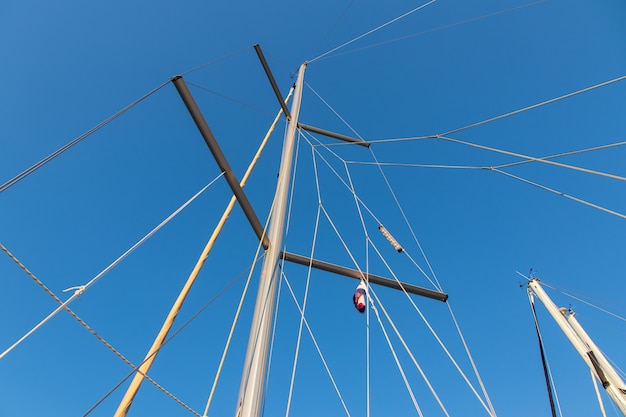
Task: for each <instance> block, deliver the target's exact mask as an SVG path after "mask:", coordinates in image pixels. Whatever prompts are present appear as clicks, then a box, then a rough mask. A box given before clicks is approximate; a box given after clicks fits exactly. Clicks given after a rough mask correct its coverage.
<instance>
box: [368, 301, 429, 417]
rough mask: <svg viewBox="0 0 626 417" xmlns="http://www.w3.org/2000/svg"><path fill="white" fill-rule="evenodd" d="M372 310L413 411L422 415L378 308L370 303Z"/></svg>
mask: <svg viewBox="0 0 626 417" xmlns="http://www.w3.org/2000/svg"><path fill="white" fill-rule="evenodd" d="M372 310H373V311H374V313H375V314H376V318H377V319H378V324H379V325H380V328H381V330H382V331H383V334H384V335H385V339H386V340H387V345H388V346H389V350H391V354H392V355H393V359H394V360H395V362H396V366H397V367H398V371H400V375H402V380H403V381H404V386H405V387H406V389H407V391H408V392H409V395H410V396H411V401H413V406H414V407H415V411H417V414H418V415H419V416H420V417H424V414H423V413H422V410H421V408H420V406H419V404H417V400H416V399H415V394H413V388H411V384H410V383H409V380H408V379H407V377H406V374H405V373H404V369H403V368H402V364H401V363H400V360H399V359H398V355H397V354H396V351H395V349H394V348H393V345H392V344H391V340H389V335H388V334H387V330H385V326H384V325H383V322H382V321H381V319H380V315H379V314H378V310H377V309H376V307H375V306H374V305H372Z"/></svg>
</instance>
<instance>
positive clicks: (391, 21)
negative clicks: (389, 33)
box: [309, 0, 436, 63]
mask: <svg viewBox="0 0 626 417" xmlns="http://www.w3.org/2000/svg"><path fill="white" fill-rule="evenodd" d="M435 1H436V0H431V1H429V2H428V3H424V4H422V5H420V6H417V7H416V8H414V9H412V10H409V11H408V12H406V13H404V14H402V15H400V16H398V17H396V18H394V19H391V20H390V21H388V22H387V23H383V24H382V25H380V26H377V27H375V28H374V29H372V30H369V31H367V32H365V33H364V34H362V35H359V36H357V37H356V38H354V39H352V40H349V41H348V42H345V43H343V44H341V45H339V46H337V47H335V48H333V49H331V50H330V51H328V52H324V53H323V54H321V55H319V56H317V57H315V58H313V59H310V60H309V63H313V62H315V61H317V60H319V59H321V58H323V57H325V56H326V55H329V54H332V53H333V52H335V51H338V50H339V49H341V48H343V47H345V46H348V45H350V44H351V43H353V42H356V41H358V40H359V39H363V38H364V37H366V36H368V35H371V34H372V33H374V32H376V31H378V30H380V29H382V28H384V27H385V26H389V25H390V24H392V23H395V22H397V21H398V20H401V19H403V18H405V17H407V16H409V15H411V14H413V13H415V12H416V11H418V10H420V9H423V8H424V7H426V6H428V5H430V4H432V3H434V2H435Z"/></svg>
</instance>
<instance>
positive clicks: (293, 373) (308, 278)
mask: <svg viewBox="0 0 626 417" xmlns="http://www.w3.org/2000/svg"><path fill="white" fill-rule="evenodd" d="M315 183H316V185H317V192H318V205H317V213H316V215H315V227H314V230H313V241H312V242H311V250H310V252H309V258H310V259H311V261H310V262H309V266H308V268H307V274H306V284H305V287H304V298H303V301H302V309H301V310H300V314H301V315H300V324H299V327H298V337H297V341H296V352H295V354H294V358H293V366H292V369H291V381H290V382H289V395H288V396H287V407H286V411H285V417H289V411H290V409H291V399H292V396H293V385H294V382H295V379H296V367H297V364H298V356H299V354H300V342H301V340H302V325H303V322H304V314H305V312H306V307H307V302H308V299H309V285H310V283H311V271H312V267H311V263H312V262H313V257H314V255H315V248H316V243H317V233H318V231H319V224H320V214H321V205H322V201H321V199H320V198H319V180H318V178H317V171H315Z"/></svg>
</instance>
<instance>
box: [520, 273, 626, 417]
mask: <svg viewBox="0 0 626 417" xmlns="http://www.w3.org/2000/svg"><path fill="white" fill-rule="evenodd" d="M528 289H529V295H530V296H531V297H532V296H533V294H535V295H536V296H537V298H539V300H540V301H541V302H542V303H543V305H545V306H546V308H547V309H548V312H549V313H550V315H551V316H552V318H553V319H554V320H555V321H556V323H557V324H558V325H559V327H560V328H561V330H563V333H565V336H567V338H568V339H569V341H570V342H571V343H572V345H574V348H575V349H576V351H578V353H579V354H580V356H581V357H582V358H583V360H584V361H585V363H586V364H587V366H588V367H589V369H591V372H592V373H593V374H594V375H595V376H596V377H597V378H598V380H599V381H600V382H601V383H602V386H603V387H604V389H605V390H606V392H607V394H608V395H609V397H611V399H612V400H613V402H615V404H616V405H617V407H618V408H619V409H620V411H621V412H622V414H624V416H626V384H624V381H623V380H622V379H621V378H620V377H619V375H618V374H617V372H616V371H615V369H613V367H612V366H611V364H610V363H609V361H608V360H607V359H606V358H605V357H604V355H603V354H602V352H601V351H600V349H598V347H597V346H596V345H595V343H593V341H592V340H591V338H590V337H589V336H588V335H587V333H586V332H585V331H584V330H583V328H582V326H581V325H580V323H578V320H576V318H575V317H574V312H571V313H570V314H568V310H567V309H565V308H561V309H559V308H557V306H556V305H555V304H554V303H553V302H552V300H551V299H550V297H549V296H548V294H546V292H545V291H544V290H543V288H542V287H541V285H540V284H539V280H537V279H533V280H531V281H530V282H529V283H528Z"/></svg>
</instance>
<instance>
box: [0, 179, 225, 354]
mask: <svg viewBox="0 0 626 417" xmlns="http://www.w3.org/2000/svg"><path fill="white" fill-rule="evenodd" d="M222 175H224V173H223V172H222V173H220V174H219V175H218V176H217V177H215V178H214V179H213V180H212V181H211V182H209V183H208V184H207V185H205V186H204V187H203V188H202V189H201V190H200V191H198V192H197V193H196V194H195V195H194V196H192V197H191V198H190V199H189V200H187V201H186V202H185V203H184V204H183V205H182V206H180V207H179V208H178V209H176V210H175V211H174V212H173V213H172V214H170V215H169V216H168V217H167V218H166V219H165V220H163V221H162V222H161V223H160V224H159V225H158V226H157V227H155V228H154V229H152V230H151V231H150V232H149V233H148V234H147V235H145V236H144V237H143V238H141V239H140V240H139V241H138V242H137V243H135V244H134V245H133V246H131V248H130V249H128V250H127V251H126V252H124V253H123V254H122V255H121V256H120V257H119V258H117V259H116V260H115V261H113V262H112V263H111V264H110V265H109V266H107V267H106V268H104V269H103V270H102V272H100V273H99V274H98V275H96V276H95V277H93V278H92V279H91V280H90V281H89V282H87V283H86V284H85V285H81V286H77V287H73V288H71V289H76V290H75V291H74V294H73V295H72V296H71V297H70V298H68V299H67V300H66V301H65V302H64V303H63V304H61V305H59V306H58V307H57V308H56V309H54V310H53V311H52V313H50V314H49V315H48V316H47V317H45V318H44V319H43V320H42V321H40V322H39V323H38V324H37V325H36V326H35V327H33V328H32V329H31V330H29V331H28V332H27V333H26V334H25V335H24V336H22V337H21V338H20V339H19V340H18V341H17V342H15V343H14V344H13V345H11V347H9V348H8V349H7V350H5V351H4V352H3V353H2V354H0V359H2V358H3V357H4V356H6V355H7V354H8V353H9V352H10V351H12V350H13V349H14V348H16V347H17V346H18V345H19V344H20V343H22V342H23V341H24V340H26V338H27V337H28V336H30V335H31V334H33V333H34V332H35V331H36V330H38V329H39V328H40V327H41V326H43V325H44V324H45V323H46V322H48V321H49V320H50V319H51V318H52V317H54V316H56V315H57V313H58V312H59V311H61V310H63V309H65V308H66V307H67V306H68V305H69V304H70V303H71V302H72V301H74V300H75V299H77V298H80V296H81V295H82V294H83V293H84V292H85V291H87V290H88V289H89V287H91V286H92V285H93V284H95V283H96V282H97V281H98V280H99V279H100V278H102V277H103V276H104V275H105V274H106V273H107V272H109V271H110V270H111V269H113V268H114V267H115V266H116V265H117V264H119V263H120V262H121V261H122V260H124V258H126V257H127V256H128V255H130V254H131V253H132V252H133V251H134V250H135V249H137V248H138V247H139V246H141V245H142V244H143V243H144V242H145V241H146V240H148V239H149V238H150V237H152V235H154V234H155V233H156V232H157V231H159V230H160V229H161V228H162V227H163V226H165V225H166V224H167V223H168V222H169V221H170V220H172V219H173V218H174V217H176V215H177V214H178V213H180V212H181V211H182V210H183V209H184V208H185V207H187V206H188V205H189V204H191V202H192V201H194V200H195V199H196V198H197V197H198V196H199V195H200V194H202V193H203V192H204V191H205V190H206V189H207V188H209V187H210V186H211V185H212V184H213V183H214V182H215V181H217V180H218V179H219V178H220V177H221V176H222Z"/></svg>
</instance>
